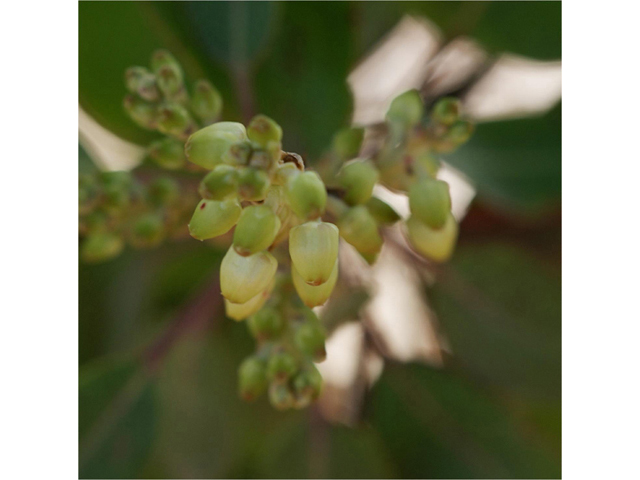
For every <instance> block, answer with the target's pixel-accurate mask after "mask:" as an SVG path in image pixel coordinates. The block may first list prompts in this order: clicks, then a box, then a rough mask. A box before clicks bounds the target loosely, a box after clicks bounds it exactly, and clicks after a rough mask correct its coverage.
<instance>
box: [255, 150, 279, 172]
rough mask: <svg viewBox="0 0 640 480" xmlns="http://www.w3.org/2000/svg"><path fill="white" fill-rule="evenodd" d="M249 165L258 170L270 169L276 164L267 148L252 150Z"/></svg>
mask: <svg viewBox="0 0 640 480" xmlns="http://www.w3.org/2000/svg"><path fill="white" fill-rule="evenodd" d="M249 166H251V167H253V168H258V169H260V170H266V171H271V170H273V168H274V167H275V166H276V162H275V159H274V156H273V154H272V153H271V152H268V151H267V150H254V151H253V153H252V154H251V158H250V160H249Z"/></svg>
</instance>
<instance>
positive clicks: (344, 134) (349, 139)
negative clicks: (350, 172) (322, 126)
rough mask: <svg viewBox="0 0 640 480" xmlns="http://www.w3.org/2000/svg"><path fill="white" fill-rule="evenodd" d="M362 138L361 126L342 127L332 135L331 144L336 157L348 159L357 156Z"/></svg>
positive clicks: (362, 130)
mask: <svg viewBox="0 0 640 480" xmlns="http://www.w3.org/2000/svg"><path fill="white" fill-rule="evenodd" d="M363 138H364V129H363V128H343V129H342V130H340V131H338V133H336V134H335V135H334V137H333V142H332V144H331V146H332V148H333V151H334V152H336V154H337V155H338V157H340V158H341V159H343V160H349V159H351V158H354V157H356V156H358V153H359V152H360V146H361V145H362V139H363Z"/></svg>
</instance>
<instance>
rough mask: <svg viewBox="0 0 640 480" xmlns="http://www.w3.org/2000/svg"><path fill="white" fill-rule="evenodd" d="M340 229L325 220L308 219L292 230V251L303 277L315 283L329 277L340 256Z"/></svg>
mask: <svg viewBox="0 0 640 480" xmlns="http://www.w3.org/2000/svg"><path fill="white" fill-rule="evenodd" d="M339 240H340V236H339V232H338V228H337V227H336V226H335V225H333V224H331V223H325V222H307V223H304V224H302V225H298V226H297V227H294V228H292V229H291V231H290V232H289V254H290V255H291V261H292V262H293V266H294V267H295V269H296V270H297V272H298V273H299V274H300V277H302V279H303V280H304V281H305V282H306V283H308V284H309V285H312V286H317V285H322V284H323V283H325V282H326V281H328V280H329V278H330V277H331V274H332V272H333V268H334V266H335V263H336V260H337V258H338V245H339Z"/></svg>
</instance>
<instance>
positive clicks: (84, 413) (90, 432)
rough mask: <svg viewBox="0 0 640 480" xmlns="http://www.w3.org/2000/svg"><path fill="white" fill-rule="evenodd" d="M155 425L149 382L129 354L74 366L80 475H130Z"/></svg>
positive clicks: (140, 461) (147, 446)
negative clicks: (77, 378) (77, 377)
mask: <svg viewBox="0 0 640 480" xmlns="http://www.w3.org/2000/svg"><path fill="white" fill-rule="evenodd" d="M154 428H155V402H154V391H153V385H152V383H151V382H150V379H149V377H148V376H147V375H146V373H145V372H143V371H142V370H141V366H140V365H139V364H138V363H137V362H136V361H134V360H129V359H118V360H113V359H110V360H104V361H102V362H99V363H94V364H93V365H90V366H86V367H84V368H82V369H81V370H80V392H79V435H80V478H129V477H134V476H136V474H137V472H138V471H139V469H140V467H141V466H142V465H143V464H144V462H145V460H146V458H147V455H148V453H149V451H150V446H151V442H152V440H153V437H154Z"/></svg>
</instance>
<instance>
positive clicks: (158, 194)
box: [149, 177, 180, 207]
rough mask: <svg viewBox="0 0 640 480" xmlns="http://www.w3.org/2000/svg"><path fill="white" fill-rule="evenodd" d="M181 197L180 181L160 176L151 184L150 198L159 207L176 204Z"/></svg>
mask: <svg viewBox="0 0 640 480" xmlns="http://www.w3.org/2000/svg"><path fill="white" fill-rule="evenodd" d="M179 198H180V186H179V185H178V182H176V181H175V180H174V179H172V178H169V177H160V178H157V179H155V180H154V181H153V182H151V183H150V184H149V200H150V201H151V203H152V204H153V205H155V206H157V207H165V206H168V205H172V204H174V203H175V202H176V201H177V200H178V199H179Z"/></svg>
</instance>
